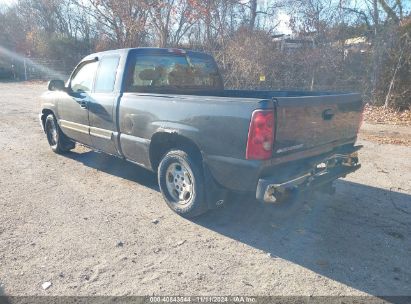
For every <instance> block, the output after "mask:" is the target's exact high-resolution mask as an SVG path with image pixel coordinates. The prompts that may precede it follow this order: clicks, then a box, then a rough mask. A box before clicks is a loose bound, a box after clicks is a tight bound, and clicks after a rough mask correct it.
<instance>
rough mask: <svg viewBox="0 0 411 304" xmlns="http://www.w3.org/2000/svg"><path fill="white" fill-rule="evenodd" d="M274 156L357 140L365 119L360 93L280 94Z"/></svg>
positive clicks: (277, 106) (277, 99)
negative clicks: (302, 95)
mask: <svg viewBox="0 0 411 304" xmlns="http://www.w3.org/2000/svg"><path fill="white" fill-rule="evenodd" d="M276 101H277V105H276V108H277V111H276V113H277V117H276V121H277V128H276V134H275V137H276V138H275V146H274V152H273V153H274V156H275V155H280V154H282V153H287V152H288V153H290V152H296V151H301V150H306V149H310V148H313V147H318V146H321V145H325V144H329V143H332V142H340V141H342V140H345V139H346V140H350V139H353V140H355V138H356V136H357V132H358V128H359V125H360V123H361V119H362V111H363V103H362V100H361V96H360V95H359V94H341V95H324V96H304V97H284V98H282V97H278V98H276Z"/></svg>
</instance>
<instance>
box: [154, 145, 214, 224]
mask: <svg viewBox="0 0 411 304" xmlns="http://www.w3.org/2000/svg"><path fill="white" fill-rule="evenodd" d="M158 184H159V186H160V190H161V193H162V195H163V197H164V200H165V201H166V203H167V205H168V206H169V207H170V208H171V209H172V210H173V211H174V212H176V213H177V214H179V215H181V216H183V217H186V218H192V217H195V216H198V215H200V214H202V213H204V212H206V211H207V209H208V208H207V203H206V200H205V186H204V177H203V170H202V166H201V165H200V164H199V160H195V159H194V158H192V157H191V156H190V155H189V154H187V153H186V152H184V151H180V150H171V151H169V152H168V153H167V154H166V155H165V156H164V157H163V159H162V160H161V162H160V165H159V167H158Z"/></svg>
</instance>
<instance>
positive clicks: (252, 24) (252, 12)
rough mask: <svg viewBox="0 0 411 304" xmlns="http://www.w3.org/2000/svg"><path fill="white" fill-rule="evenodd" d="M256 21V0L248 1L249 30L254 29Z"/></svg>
mask: <svg viewBox="0 0 411 304" xmlns="http://www.w3.org/2000/svg"><path fill="white" fill-rule="evenodd" d="M256 19H257V0H251V1H250V29H251V30H252V29H254V28H255V21H256Z"/></svg>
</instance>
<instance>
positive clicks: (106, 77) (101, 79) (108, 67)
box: [94, 56, 120, 93]
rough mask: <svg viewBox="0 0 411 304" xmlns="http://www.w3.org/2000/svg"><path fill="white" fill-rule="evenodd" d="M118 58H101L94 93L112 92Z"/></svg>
mask: <svg viewBox="0 0 411 304" xmlns="http://www.w3.org/2000/svg"><path fill="white" fill-rule="evenodd" d="M119 61H120V57H118V56H115V57H103V59H102V60H101V63H100V67H99V69H98V72H97V77H96V85H95V89H94V91H95V92H100V93H108V92H113V90H114V83H115V82H116V75H117V68H118V63H119Z"/></svg>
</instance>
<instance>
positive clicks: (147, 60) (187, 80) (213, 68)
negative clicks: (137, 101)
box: [126, 54, 222, 92]
mask: <svg viewBox="0 0 411 304" xmlns="http://www.w3.org/2000/svg"><path fill="white" fill-rule="evenodd" d="M221 87H222V84H221V78H220V76H219V73H218V68H217V65H216V64H215V62H214V60H213V59H212V58H211V57H204V58H202V57H193V58H190V57H189V56H181V55H174V54H162V55H150V54H140V55H138V54H134V57H132V60H131V62H130V66H129V69H128V75H127V85H126V91H127V92H161V91H176V90H210V89H211V90H213V89H214V90H217V89H221Z"/></svg>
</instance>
